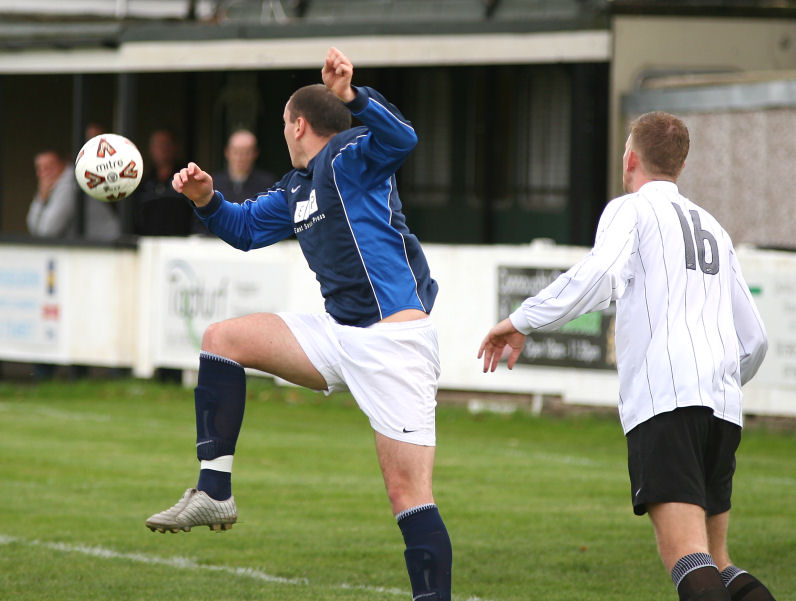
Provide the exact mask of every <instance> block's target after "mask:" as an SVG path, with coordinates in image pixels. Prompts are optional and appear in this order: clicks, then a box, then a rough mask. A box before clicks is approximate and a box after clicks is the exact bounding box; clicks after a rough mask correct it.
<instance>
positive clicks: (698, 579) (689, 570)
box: [672, 553, 731, 601]
mask: <svg viewBox="0 0 796 601" xmlns="http://www.w3.org/2000/svg"><path fill="white" fill-rule="evenodd" d="M672 582H674V586H675V587H676V588H677V593H678V595H679V596H680V601H731V599H730V594H729V593H728V592H727V589H726V588H724V583H723V582H722V581H721V576H720V575H719V569H718V568H717V567H716V564H715V562H714V561H713V558H712V557H711V556H710V555H708V554H707V553H691V554H689V555H685V556H683V557H681V558H680V559H678V560H677V563H676V564H674V568H672Z"/></svg>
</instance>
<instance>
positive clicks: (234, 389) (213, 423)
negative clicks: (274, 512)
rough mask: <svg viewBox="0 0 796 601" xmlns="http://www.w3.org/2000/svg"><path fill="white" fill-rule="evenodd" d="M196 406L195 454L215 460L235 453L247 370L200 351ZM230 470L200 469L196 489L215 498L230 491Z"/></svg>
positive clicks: (244, 397)
mask: <svg viewBox="0 0 796 601" xmlns="http://www.w3.org/2000/svg"><path fill="white" fill-rule="evenodd" d="M194 402H195V408H196V456H197V458H198V459H200V460H203V459H206V460H210V459H217V458H218V457H221V456H224V455H234V454H235V445H236V444H237V441H238V434H240V428H241V424H242V423H243V411H244V408H245V405H246V373H245V372H244V371H243V367H241V365H240V364H239V363H236V362H235V361H232V360H231V359H227V358H226V357H221V356H219V355H214V354H212V353H208V352H206V351H202V352H201V353H200V355H199V381H198V383H197V386H196V388H195V389H194ZM231 482H232V475H231V474H230V473H229V472H224V471H217V470H211V469H203V470H200V472H199V481H198V482H197V484H196V488H197V489H198V490H203V491H205V492H206V493H207V494H208V495H210V496H211V497H213V498H214V499H218V500H224V499H228V498H229V497H230V495H231V494H232V483H231Z"/></svg>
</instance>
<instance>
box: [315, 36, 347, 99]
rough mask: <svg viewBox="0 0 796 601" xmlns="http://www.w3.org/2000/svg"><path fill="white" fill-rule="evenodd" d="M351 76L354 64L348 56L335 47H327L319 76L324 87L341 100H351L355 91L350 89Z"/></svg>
mask: <svg viewBox="0 0 796 601" xmlns="http://www.w3.org/2000/svg"><path fill="white" fill-rule="evenodd" d="M353 76H354V65H353V64H351V61H350V60H348V57H347V56H346V55H345V54H343V53H342V52H340V51H339V50H338V49H337V48H335V47H331V48H329V52H327V53H326V60H325V61H324V63H323V68H322V69H321V77H322V78H323V83H324V84H326V87H327V88H329V89H330V90H331V91H332V92H334V95H335V96H337V97H338V98H339V99H340V100H342V101H343V102H351V101H352V100H353V99H354V98H355V97H356V93H355V92H354V90H353V89H351V78H352V77H353Z"/></svg>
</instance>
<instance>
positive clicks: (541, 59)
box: [0, 29, 611, 74]
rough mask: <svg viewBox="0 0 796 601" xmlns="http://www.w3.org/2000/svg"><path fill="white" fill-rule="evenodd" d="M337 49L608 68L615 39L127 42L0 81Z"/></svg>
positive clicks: (365, 61) (399, 57)
mask: <svg viewBox="0 0 796 601" xmlns="http://www.w3.org/2000/svg"><path fill="white" fill-rule="evenodd" d="M329 46H337V47H340V48H341V49H343V50H344V51H345V52H346V54H348V55H349V56H350V57H351V58H352V60H353V61H354V63H355V64H356V65H358V66H362V67H404V66H406V67H409V66H431V65H434V66H453V65H487V64H535V63H576V62H608V61H609V59H610V56H611V34H610V32H609V31H607V30H604V29H597V30H575V31H541V32H539V31H537V32H528V33H522V32H498V33H458V34H457V33H453V34H441V35H433V34H423V35H408V34H398V35H377V36H373V35H359V36H358V35H351V36H339V37H324V36H318V37H302V38H299V37H297V38H272V39H210V40H207V39H200V40H176V41H168V40H157V41H151V40H142V41H138V40H135V41H123V42H122V43H120V44H119V45H118V46H114V47H108V46H97V47H84V48H81V47H73V48H60V49H57V48H25V49H10V50H5V51H0V74H48V73H134V72H178V71H223V70H268V69H297V68H315V67H317V66H318V64H319V63H318V60H319V59H318V57H319V56H321V57H322V56H323V55H324V53H325V52H326V50H327V49H328V48H329Z"/></svg>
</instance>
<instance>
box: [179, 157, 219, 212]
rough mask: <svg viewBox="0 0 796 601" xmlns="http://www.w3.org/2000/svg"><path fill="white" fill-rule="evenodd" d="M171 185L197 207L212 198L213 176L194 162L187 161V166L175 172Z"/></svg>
mask: <svg viewBox="0 0 796 601" xmlns="http://www.w3.org/2000/svg"><path fill="white" fill-rule="evenodd" d="M171 187H172V188H174V189H175V190H176V191H177V192H179V193H180V194H185V196H187V197H188V198H189V199H190V200H191V202H193V203H194V204H195V205H196V206H197V207H203V206H205V205H206V204H208V203H209V202H210V201H211V200H213V194H214V191H213V178H212V177H210V174H209V173H207V172H206V171H202V168H201V167H199V165H197V164H196V163H188V166H187V167H183V168H182V169H180V170H179V171H178V172H177V173H175V174H174V177H173V178H172V180H171Z"/></svg>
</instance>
